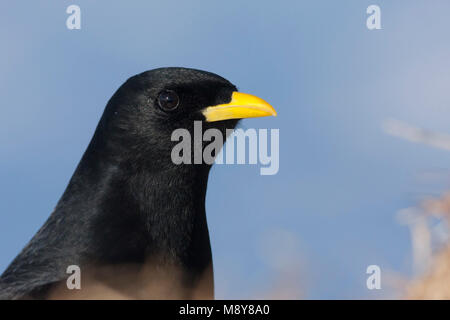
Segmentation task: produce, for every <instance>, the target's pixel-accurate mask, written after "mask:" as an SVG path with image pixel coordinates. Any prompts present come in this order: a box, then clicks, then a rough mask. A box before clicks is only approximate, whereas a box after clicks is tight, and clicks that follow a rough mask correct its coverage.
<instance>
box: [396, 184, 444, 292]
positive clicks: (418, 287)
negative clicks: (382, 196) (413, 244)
mask: <svg viewBox="0 0 450 320" xmlns="http://www.w3.org/2000/svg"><path fill="white" fill-rule="evenodd" d="M421 209H422V212H423V213H424V215H426V216H434V217H437V218H441V219H442V220H443V221H444V222H446V225H447V228H448V226H449V225H450V192H447V193H445V194H443V195H442V196H441V197H440V198H428V199H426V200H424V201H423V202H422V204H421ZM405 297H406V298H407V299H450V243H448V241H447V243H446V244H444V245H442V246H441V248H439V249H438V250H437V252H436V253H434V254H433V255H432V259H431V262H430V265H429V267H428V269H427V270H426V271H425V272H424V273H423V274H422V275H421V276H419V277H418V278H417V279H415V280H413V281H412V282H411V283H410V284H409V285H408V286H407V289H406V293H405Z"/></svg>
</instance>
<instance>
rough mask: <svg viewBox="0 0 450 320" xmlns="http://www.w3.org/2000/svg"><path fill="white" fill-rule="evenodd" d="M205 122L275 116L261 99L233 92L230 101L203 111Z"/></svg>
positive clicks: (273, 110)
mask: <svg viewBox="0 0 450 320" xmlns="http://www.w3.org/2000/svg"><path fill="white" fill-rule="evenodd" d="M203 115H204V116H205V118H206V121H207V122H214V121H221V120H229V119H244V118H258V117H267V116H276V115H277V112H276V111H275V109H274V108H273V107H272V106H271V105H270V104H268V103H267V102H266V101H264V100H263V99H261V98H258V97H256V96H253V95H251V94H247V93H241V92H237V91H235V92H233V94H232V96H231V101H230V102H229V103H225V104H219V105H216V106H210V107H207V108H205V109H203Z"/></svg>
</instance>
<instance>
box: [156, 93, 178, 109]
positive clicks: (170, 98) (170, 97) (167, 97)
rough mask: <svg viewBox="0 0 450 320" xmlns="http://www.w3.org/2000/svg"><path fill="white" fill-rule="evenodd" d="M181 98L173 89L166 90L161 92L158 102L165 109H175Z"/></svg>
mask: <svg viewBox="0 0 450 320" xmlns="http://www.w3.org/2000/svg"><path fill="white" fill-rule="evenodd" d="M179 103H180V98H179V97H178V95H177V93H176V92H175V91H172V90H164V91H162V92H161V93H160V94H159V97H158V104H159V106H160V107H161V109H163V110H164V111H173V110H175V109H176V108H177V107H178V104H179Z"/></svg>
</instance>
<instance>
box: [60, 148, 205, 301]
mask: <svg viewBox="0 0 450 320" xmlns="http://www.w3.org/2000/svg"><path fill="white" fill-rule="evenodd" d="M90 154H92V153H90ZM93 160H94V159H86V158H83V159H82V161H81V162H80V164H79V166H78V168H77V170H76V172H75V174H74V176H73V177H72V180H71V182H70V183H69V186H68V187H67V190H66V192H65V194H64V195H63V197H62V198H61V200H60V202H59V204H58V206H57V210H58V211H66V212H65V213H64V214H67V215H71V216H73V215H77V219H79V220H80V221H81V222H79V223H78V224H79V226H78V228H77V229H76V230H77V232H79V236H80V237H82V239H90V241H87V240H86V242H85V243H84V244H83V246H81V247H83V250H82V251H81V252H78V253H77V254H78V255H79V257H78V259H77V260H79V261H80V263H81V264H83V261H89V266H88V267H89V268H90V267H91V265H92V261H95V265H97V266H100V267H101V268H111V267H113V268H119V269H118V270H121V268H123V267H124V266H128V265H133V266H134V268H136V266H137V267H138V268H139V266H140V268H141V269H142V270H153V271H152V272H150V273H151V274H154V275H156V274H158V272H156V271H155V270H159V271H161V270H162V271H161V272H163V273H164V270H178V272H176V274H177V275H178V276H177V277H179V279H180V281H179V282H178V283H179V284H181V285H182V287H183V288H184V289H185V291H182V292H188V294H186V295H183V296H182V298H191V297H192V294H189V292H197V294H195V295H196V296H198V292H199V290H198V288H199V287H201V290H200V297H202V298H212V297H213V274H212V255H211V247H210V239H209V232H208V226H207V220H206V212H205V195H206V186H207V180H208V174H209V169H210V167H209V166H206V165H184V164H182V165H178V166H175V165H174V166H173V167H171V168H168V169H166V170H163V171H158V170H156V171H155V170H150V168H146V166H145V165H141V166H136V165H135V164H133V165H131V164H129V163H126V162H122V163H112V162H109V161H104V159H100V160H99V159H96V160H98V161H93ZM85 186H90V189H89V190H87V189H86V188H85ZM86 193H88V194H86ZM68 195H70V198H68ZM86 199H87V202H88V203H83V202H80V201H86ZM68 208H70V211H69V209H68ZM86 221H88V223H87V222H86ZM80 241H83V240H80ZM96 270H99V269H98V267H97V268H96ZM174 274H175V273H174V272H170V274H168V275H167V277H168V278H170V277H172V278H173V276H174ZM160 278H161V277H160ZM136 281H137V282H142V281H141V280H139V279H136ZM190 288H192V290H194V291H189V289H190ZM186 290H187V291H186ZM180 292H181V291H180Z"/></svg>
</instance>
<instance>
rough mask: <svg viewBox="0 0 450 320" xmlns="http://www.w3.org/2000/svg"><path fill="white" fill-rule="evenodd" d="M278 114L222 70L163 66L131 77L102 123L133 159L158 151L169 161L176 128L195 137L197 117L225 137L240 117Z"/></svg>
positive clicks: (110, 136)
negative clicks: (223, 75)
mask: <svg viewBox="0 0 450 320" xmlns="http://www.w3.org/2000/svg"><path fill="white" fill-rule="evenodd" d="M275 115H276V112H275V110H274V109H273V107H272V106H270V105H269V104H268V103H267V102H266V101H264V100H262V99H260V98H258V97H256V96H253V95H250V94H245V93H240V92H238V91H237V88H236V87H235V86H234V85H233V84H232V83H230V82H229V81H228V80H226V79H224V78H222V77H220V76H218V75H216V74H213V73H210V72H206V71H200V70H194V69H187V68H160V69H155V70H150V71H146V72H143V73H141V74H138V75H136V76H133V77H131V78H130V79H128V80H127V81H126V82H125V83H124V84H123V85H122V86H121V87H120V88H119V89H118V90H117V92H116V93H115V94H114V95H113V97H112V98H111V99H110V101H109V103H108V105H107V107H106V109H105V113H104V116H103V119H102V120H103V121H101V123H102V127H103V129H104V131H106V132H108V133H107V135H105V136H107V137H108V138H110V141H109V142H110V143H112V144H113V145H115V146H117V145H118V146H121V147H122V151H123V152H125V153H126V152H132V153H133V158H136V157H137V156H138V155H139V154H142V155H143V156H145V155H148V153H149V152H152V153H154V154H155V153H156V154H158V159H167V157H168V156H169V157H170V150H171V149H172V148H173V146H174V144H175V142H173V141H171V136H172V133H173V132H174V130H176V129H186V130H188V131H189V133H190V134H191V136H192V137H194V122H195V121H200V122H201V123H202V131H203V132H204V131H205V130H207V129H211V128H215V129H218V130H220V131H221V133H222V134H223V137H224V140H225V138H226V129H233V128H234V127H235V126H236V124H237V123H238V121H239V120H240V119H243V118H251V117H263V116H275ZM147 159H148V158H147Z"/></svg>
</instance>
